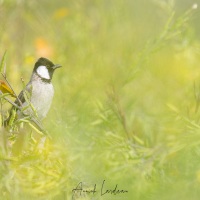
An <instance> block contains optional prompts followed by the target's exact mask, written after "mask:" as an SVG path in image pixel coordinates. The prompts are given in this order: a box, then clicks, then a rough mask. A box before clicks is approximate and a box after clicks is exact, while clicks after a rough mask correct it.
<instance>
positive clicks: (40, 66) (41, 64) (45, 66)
mask: <svg viewBox="0 0 200 200" xmlns="http://www.w3.org/2000/svg"><path fill="white" fill-rule="evenodd" d="M59 67H61V65H58V64H56V65H55V64H54V63H52V62H51V61H50V60H48V59H47V58H43V57H41V58H39V59H38V61H37V62H36V63H35V66H34V69H33V72H34V73H36V74H37V75H38V76H39V77H40V78H41V79H42V80H44V81H46V82H50V81H51V79H52V77H53V73H54V71H55V69H57V68H59Z"/></svg>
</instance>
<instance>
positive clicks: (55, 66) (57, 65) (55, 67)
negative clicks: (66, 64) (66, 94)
mask: <svg viewBox="0 0 200 200" xmlns="http://www.w3.org/2000/svg"><path fill="white" fill-rule="evenodd" d="M60 67H62V66H61V65H59V64H56V65H54V66H53V69H57V68H60Z"/></svg>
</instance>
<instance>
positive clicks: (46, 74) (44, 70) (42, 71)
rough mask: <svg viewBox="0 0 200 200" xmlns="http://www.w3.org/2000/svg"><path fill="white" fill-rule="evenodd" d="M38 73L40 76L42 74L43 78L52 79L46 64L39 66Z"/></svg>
mask: <svg viewBox="0 0 200 200" xmlns="http://www.w3.org/2000/svg"><path fill="white" fill-rule="evenodd" d="M37 73H38V75H39V76H41V77H42V78H45V79H50V76H49V71H48V69H47V68H46V66H43V65H41V66H39V67H38V68H37Z"/></svg>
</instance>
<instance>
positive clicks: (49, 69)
mask: <svg viewBox="0 0 200 200" xmlns="http://www.w3.org/2000/svg"><path fill="white" fill-rule="evenodd" d="M60 67H61V65H59V64H54V63H53V62H52V61H50V60H48V59H47V58H44V57H41V58H39V59H38V60H37V61H36V63H35V65H34V68H33V71H32V75H31V78H30V81H29V82H28V84H27V85H26V86H25V88H24V89H23V90H22V91H21V92H20V93H19V95H18V97H17V98H16V100H15V102H14V104H15V106H12V108H11V109H10V112H9V116H8V118H7V119H6V120H5V121H4V123H3V124H4V127H5V126H7V125H8V123H9V121H10V119H11V116H12V111H13V110H16V117H15V120H16V119H22V118H24V117H26V116H34V117H35V115H36V117H37V119H39V120H40V121H41V120H43V119H44V118H45V117H46V115H47V113H48V111H49V109H50V107H51V103H52V99H53V96H54V87H53V84H52V82H51V81H52V78H53V74H54V72H55V70H56V69H58V68H60Z"/></svg>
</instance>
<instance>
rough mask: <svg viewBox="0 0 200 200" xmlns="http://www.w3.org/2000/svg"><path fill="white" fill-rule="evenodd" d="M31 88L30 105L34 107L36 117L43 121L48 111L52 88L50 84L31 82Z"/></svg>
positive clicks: (52, 93) (52, 92)
mask: <svg viewBox="0 0 200 200" xmlns="http://www.w3.org/2000/svg"><path fill="white" fill-rule="evenodd" d="M32 86H33V91H32V97H31V103H32V104H33V106H34V107H35V109H36V111H37V114H38V117H39V118H40V119H43V118H45V117H46V115H47V113H48V111H49V109H50V106H51V102H52V99H53V95H54V88H53V85H52V84H51V83H44V82H42V81H33V82H32Z"/></svg>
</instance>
